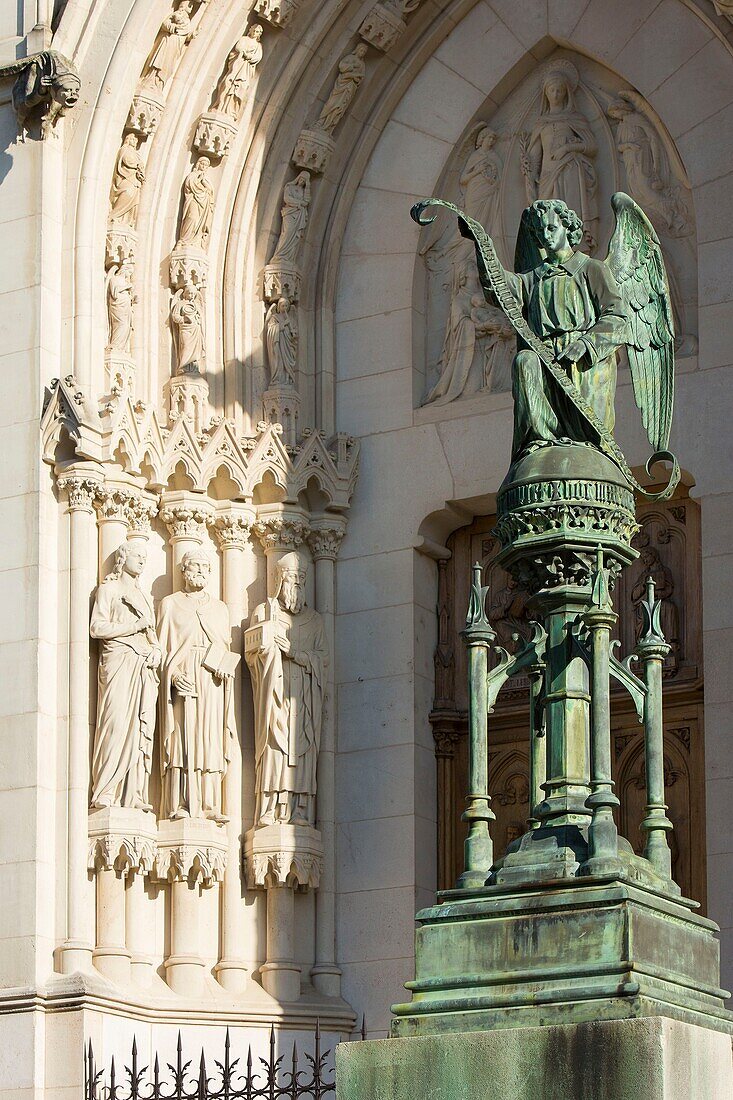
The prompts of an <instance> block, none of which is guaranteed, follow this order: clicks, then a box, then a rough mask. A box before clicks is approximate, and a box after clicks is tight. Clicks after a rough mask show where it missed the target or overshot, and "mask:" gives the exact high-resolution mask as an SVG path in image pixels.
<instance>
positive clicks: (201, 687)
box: [158, 592, 236, 817]
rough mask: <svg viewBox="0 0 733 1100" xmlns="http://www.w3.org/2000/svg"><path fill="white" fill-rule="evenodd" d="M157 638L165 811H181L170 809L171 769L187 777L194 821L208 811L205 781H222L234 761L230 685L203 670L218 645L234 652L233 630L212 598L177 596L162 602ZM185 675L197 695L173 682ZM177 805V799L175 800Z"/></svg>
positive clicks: (226, 613)
mask: <svg viewBox="0 0 733 1100" xmlns="http://www.w3.org/2000/svg"><path fill="white" fill-rule="evenodd" d="M158 637H159V639H160V645H161V648H162V650H163V668H162V675H161V693H160V695H161V697H160V744H161V758H162V769H163V780H164V782H163V801H164V807H163V812H164V813H165V814H166V815H170V814H171V813H174V812H176V811H177V810H179V809H180V807H179V806H177V805H173V804H171V797H170V790H169V787H170V783H169V782H167V781H166V777H167V773H169V772H170V771H171V769H180V770H181V771H183V772H185V773H186V775H187V778H188V780H190V786H188V784H186V786H187V787H188V803H189V804H188V805H187V806H186V807H185V808H186V809H187V810H188V812H189V813H190V815H191V817H199V816H201V813H202V812H204V811H206V810H207V809H211V807H208V806H202V805H199V801H200V797H201V791H202V790H203V787H202V784H201V776H202V775H203V774H204V773H218V774H219V776H221V775H222V774H223V773H224V772H225V771H226V768H227V763H228V761H229V759H230V756H231V751H230V747H231V744H232V740H233V738H234V736H235V730H236V727H235V722H234V699H233V696H232V691H231V682H230V680H229V679H227V678H223V679H218V678H216V677H215V676H214V674H213V673H212V672H210V671H209V669H207V668H205V667H204V664H203V662H204V658H205V657H206V654H207V652H208V650H209V647H210V646H211V645H212V644H214V645H218V646H222V647H223V648H224V649H229V639H230V626H229V611H228V609H227V605H226V604H225V603H222V601H221V600H217V599H215V598H214V597H213V596H208V597H207V598H206V599H205V600H201V599H199V598H197V597H196V596H189V595H187V594H186V593H185V592H175V593H174V594H173V595H172V596H166V597H165V598H164V599H162V600H161V601H160V610H159V613H158ZM178 673H182V674H183V675H184V677H185V678H186V679H187V680H189V681H190V682H191V683H192V684H193V685H194V692H195V694H194V695H192V696H184V695H182V694H181V693H180V692H179V691H178V690H177V689H176V687H175V685H174V683H173V677H174V676H176V675H177V674H178ZM172 801H173V802H175V801H177V799H175V798H173V799H172Z"/></svg>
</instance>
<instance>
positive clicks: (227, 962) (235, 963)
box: [214, 504, 254, 993]
mask: <svg viewBox="0 0 733 1100" xmlns="http://www.w3.org/2000/svg"><path fill="white" fill-rule="evenodd" d="M253 520H254V509H252V508H249V507H248V506H247V505H241V504H230V505H228V506H227V507H226V508H225V509H222V510H221V511H220V512H219V514H218V515H217V518H216V522H215V525H214V530H215V533H216V538H217V540H218V542H219V545H220V546H221V550H222V558H223V593H222V594H223V597H224V602H225V603H226V605H227V607H228V608H229V618H230V621H231V624H232V650H233V651H234V652H235V653H240V654H241V652H242V621H243V619H244V618H245V616H246V614H247V608H246V606H245V605H246V599H247V595H246V593H247V581H248V579H250V578H251V575H252V573H253V570H248V569H247V565H248V559H249V558H250V557H251V556H252V544H251V542H250V540H249V533H250V528H251V526H252V522H253ZM248 572H249V573H250V578H248V576H247V574H248ZM241 670H242V666H241V664H240V666H239V667H238V669H237V672H236V676H235V681H234V700H235V702H234V710H235V716H236V722H237V730H238V731H239V736H240V737H241V735H242V734H241V731H242V671H241ZM223 809H224V813H225V814H226V815H227V817H228V818H229V822H228V824H227V827H226V831H227V866H226V870H225V872H224V881H223V884H222V891H221V958H220V959H219V962H218V963H217V966H216V976H217V978H218V980H219V982H220V984H221V985H222V986H223V987H224V989H227V990H229V992H230V993H242V992H243V991H244V989H245V986H246V982H247V964H246V962H245V960H244V958H243V957H242V949H243V947H244V944H245V943H246V942H247V928H246V914H245V905H244V900H243V898H242V747H241V744H240V742H239V741H237V742H236V744H235V745H233V746H232V757H231V760H230V761H229V767H228V768H227V772H226V775H225V777H224V806H223Z"/></svg>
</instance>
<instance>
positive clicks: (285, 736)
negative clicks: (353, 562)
mask: <svg viewBox="0 0 733 1100" xmlns="http://www.w3.org/2000/svg"><path fill="white" fill-rule="evenodd" d="M306 580H307V566H306V563H305V560H304V559H303V558H302V557H301V555H300V554H298V553H289V554H285V555H284V556H283V557H282V558H281V559H280V561H279V562H278V563H277V587H276V591H275V595H274V596H273V597H272V598H271V599H268V600H266V601H265V603H262V604H260V605H259V607H256V608H255V610H254V613H253V615H252V623H251V626H250V628H249V629H248V630H247V632H246V636H245V656H246V659H247V664H248V665H249V669H250V672H251V674H252V687H253V691H254V705H255V789H256V794H257V806H256V809H255V821H256V822H257V824H258V825H272V824H273V823H275V822H278V821H282V822H286V823H291V824H295V825H315V822H316V767H317V763H318V750H319V747H320V742H321V724H322V716H323V696H324V691H325V684H326V667H327V665H328V642H327V640H326V632H325V629H324V625H323V618H322V617H321V615H319V613H318V612H317V611H314V610H313V609H312V608H310V607H306V604H305V584H306Z"/></svg>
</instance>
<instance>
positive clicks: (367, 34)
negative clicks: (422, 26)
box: [359, 4, 407, 52]
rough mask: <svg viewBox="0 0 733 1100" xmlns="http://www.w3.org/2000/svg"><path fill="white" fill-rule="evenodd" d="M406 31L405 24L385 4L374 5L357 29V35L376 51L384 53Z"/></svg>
mask: <svg viewBox="0 0 733 1100" xmlns="http://www.w3.org/2000/svg"><path fill="white" fill-rule="evenodd" d="M406 30H407V23H405V21H404V19H402V18H401V17H400V16H399V15H398V14H397V12H396V11H394V9H392V8H388V7H387V6H386V5H385V4H375V5H374V7H373V8H372V10H371V11H370V12H369V14H368V15H367V17H366V19H365V20H364V22H363V23H362V25H361V26H360V27H359V34H360V35H361V37H362V38H363V39H364V40H365V41H366V42H368V43H369V44H370V45H371V46H374V47H375V49H377V50H382V51H384V52H386V51H387V50H389V49H390V48H391V47H392V46H394V44H395V42H396V41H397V39H398V38H400V37H401V36H402V35H403V34H404V32H405V31H406Z"/></svg>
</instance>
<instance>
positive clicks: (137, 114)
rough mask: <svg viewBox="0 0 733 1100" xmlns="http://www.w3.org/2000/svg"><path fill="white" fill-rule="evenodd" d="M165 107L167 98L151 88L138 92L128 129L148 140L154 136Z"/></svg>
mask: <svg viewBox="0 0 733 1100" xmlns="http://www.w3.org/2000/svg"><path fill="white" fill-rule="evenodd" d="M164 107H165V96H164V95H163V94H162V93H159V92H153V91H151V90H150V89H149V88H146V89H145V90H144V91H139V92H137V93H136V94H135V95H134V96H133V97H132V106H131V107H130V113H129V115H128V117H127V129H128V130H132V131H133V132H134V133H136V134H139V135H140V137H143V138H147V137H150V135H151V134H154V133H155V131H156V130H157V128H158V123H159V122H160V116H161V115H162V114H163V108H164Z"/></svg>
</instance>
